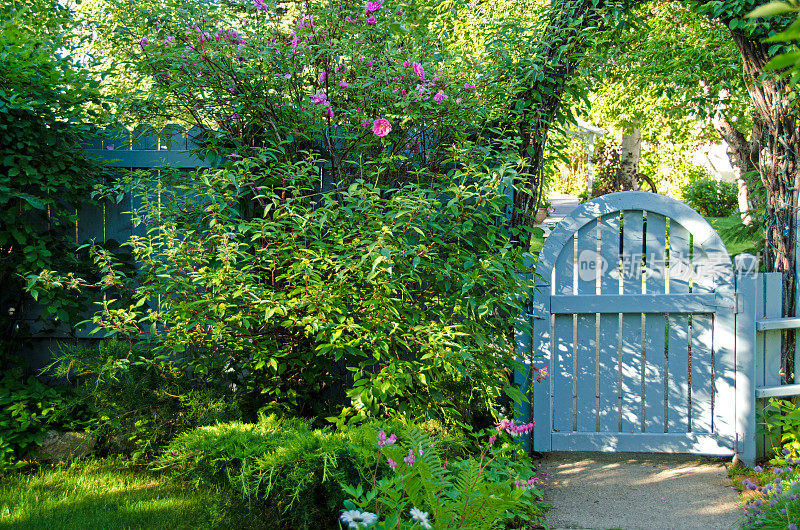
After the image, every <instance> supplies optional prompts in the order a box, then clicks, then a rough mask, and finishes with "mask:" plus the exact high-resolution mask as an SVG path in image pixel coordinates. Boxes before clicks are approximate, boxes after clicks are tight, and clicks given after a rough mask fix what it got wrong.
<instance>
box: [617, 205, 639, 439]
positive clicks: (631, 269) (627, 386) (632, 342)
mask: <svg viewBox="0 0 800 530" xmlns="http://www.w3.org/2000/svg"><path fill="white" fill-rule="evenodd" d="M623 215H624V217H623V221H622V222H623V226H622V256H623V258H622V292H623V293H624V294H642V276H641V270H642V268H641V256H642V244H643V231H644V227H643V214H642V212H641V211H640V210H626V211H625V212H623ZM621 348H622V351H621V353H620V359H621V360H620V373H621V392H622V403H621V412H620V414H621V416H622V432H641V403H642V399H641V396H642V386H641V382H642V375H641V369H642V364H641V362H642V316H641V315H636V314H625V315H622V339H621Z"/></svg>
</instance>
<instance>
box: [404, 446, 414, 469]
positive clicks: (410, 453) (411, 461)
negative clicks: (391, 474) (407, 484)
mask: <svg viewBox="0 0 800 530" xmlns="http://www.w3.org/2000/svg"><path fill="white" fill-rule="evenodd" d="M403 462H405V463H406V464H408V465H409V466H413V465H414V450H413V449H409V450H408V456H407V457H405V458H403Z"/></svg>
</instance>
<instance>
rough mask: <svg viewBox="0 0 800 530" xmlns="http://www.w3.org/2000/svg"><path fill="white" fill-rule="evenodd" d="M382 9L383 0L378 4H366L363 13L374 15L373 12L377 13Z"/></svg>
mask: <svg viewBox="0 0 800 530" xmlns="http://www.w3.org/2000/svg"><path fill="white" fill-rule="evenodd" d="M382 7H383V0H381V1H378V2H367V5H366V6H365V7H364V12H365V13H367V14H369V13H374V12H375V11H378V10H379V9H380V8H382Z"/></svg>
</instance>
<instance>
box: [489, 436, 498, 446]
mask: <svg viewBox="0 0 800 530" xmlns="http://www.w3.org/2000/svg"><path fill="white" fill-rule="evenodd" d="M495 440H497V436H490V437H489V445H494V442H495Z"/></svg>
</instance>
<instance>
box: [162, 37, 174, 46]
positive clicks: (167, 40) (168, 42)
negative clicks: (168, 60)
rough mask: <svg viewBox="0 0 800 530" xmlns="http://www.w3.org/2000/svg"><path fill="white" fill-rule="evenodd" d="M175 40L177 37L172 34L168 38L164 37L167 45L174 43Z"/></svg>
mask: <svg viewBox="0 0 800 530" xmlns="http://www.w3.org/2000/svg"><path fill="white" fill-rule="evenodd" d="M174 41H175V37H173V36H172V35H170V36H168V37H167V38H166V39H164V44H166V45H167V46H169V45H171V44H172V45H174Z"/></svg>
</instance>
